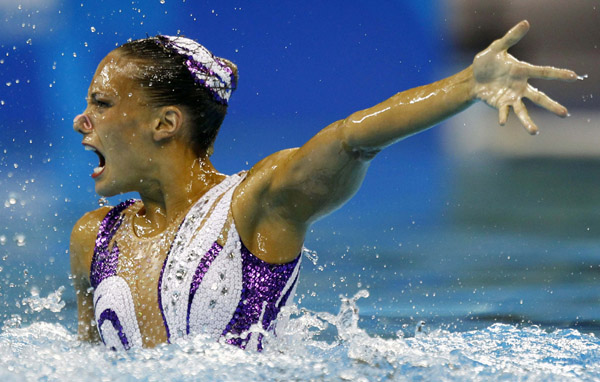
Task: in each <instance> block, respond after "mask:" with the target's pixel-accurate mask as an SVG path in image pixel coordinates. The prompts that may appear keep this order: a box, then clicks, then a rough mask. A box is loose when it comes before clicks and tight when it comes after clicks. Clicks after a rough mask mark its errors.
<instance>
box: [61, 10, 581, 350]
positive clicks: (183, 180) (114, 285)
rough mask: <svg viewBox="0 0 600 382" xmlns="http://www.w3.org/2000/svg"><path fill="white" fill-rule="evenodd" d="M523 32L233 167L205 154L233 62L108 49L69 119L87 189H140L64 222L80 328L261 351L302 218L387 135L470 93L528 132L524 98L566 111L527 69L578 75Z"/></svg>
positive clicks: (141, 47)
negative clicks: (89, 154)
mask: <svg viewBox="0 0 600 382" xmlns="http://www.w3.org/2000/svg"><path fill="white" fill-rule="evenodd" d="M528 29H529V24H528V23H527V22H526V21H523V22H521V23H519V24H518V25H517V26H515V27H514V28H513V29H511V30H510V31H509V32H508V33H507V34H506V35H505V36H504V37H503V38H501V39H499V40H497V41H495V42H494V43H492V44H491V45H490V47H488V48H487V49H486V50H484V51H483V52H481V53H480V54H478V55H477V56H476V58H475V60H474V62H473V64H472V65H471V66H470V67H468V68H467V69H465V70H463V71H461V72H459V73H457V74H455V75H453V76H451V77H448V78H446V79H444V80H441V81H439V82H436V83H433V84H430V85H425V86H422V87H419V88H415V89H411V90H407V91H405V92H402V93H399V94H396V95H395V96H393V97H392V98H390V99H388V100H386V101H384V102H382V103H380V104H378V105H376V106H374V107H372V108H369V109H366V110H363V111H358V112H356V113H354V114H352V115H351V116H349V117H348V118H346V119H344V120H340V121H337V122H334V123H333V124H331V125H330V126H328V127H326V128H325V129H323V130H322V131H321V132H319V133H318V134H317V135H316V136H315V137H313V138H312V139H311V140H310V141H308V142H307V143H306V144H305V145H303V146H302V147H300V148H294V149H289V150H284V151H281V152H277V153H275V154H272V155H270V156H268V157H267V158H265V159H264V160H262V161H260V162H259V163H257V164H256V165H254V166H253V167H252V168H251V170H250V171H249V172H248V173H239V174H236V175H233V176H225V175H223V174H221V173H219V172H218V171H217V170H216V169H215V168H214V167H213V165H212V164H211V162H210V159H209V158H210V155H211V153H212V144H213V142H214V139H215V137H216V134H217V131H218V129H219V126H220V125H221V122H222V121H223V118H224V116H225V112H226V109H227V102H228V100H229V97H230V95H231V92H232V91H233V90H234V88H235V85H236V82H237V75H236V68H235V66H234V65H233V64H232V63H230V62H228V61H226V60H224V59H220V58H216V57H214V56H213V55H212V54H211V53H210V52H208V51H207V50H206V49H205V48H204V47H202V46H201V45H200V44H198V43H196V42H194V41H192V40H189V39H186V38H182V37H169V36H157V37H154V38H147V39H143V40H138V41H133V42H129V43H127V44H125V45H123V46H121V47H119V48H117V49H115V50H114V51H112V52H111V53H110V54H108V56H106V57H105V58H104V59H103V60H102V62H101V63H100V65H99V66H98V69H97V71H96V73H95V75H94V78H93V80H92V83H91V85H90V89H89V92H88V106H87V108H86V110H85V111H84V113H83V114H82V115H80V116H78V117H76V118H75V121H74V128H75V130H76V131H77V132H79V133H81V134H82V135H83V142H82V143H83V145H84V146H85V148H86V150H92V151H94V152H96V153H97V155H98V157H99V162H100V163H99V166H98V167H96V168H95V169H94V172H93V174H92V177H93V178H94V181H95V188H96V192H97V193H98V194H100V195H103V196H112V195H116V194H119V193H124V192H130V191H136V192H138V193H139V194H140V197H141V200H140V201H134V200H131V201H127V202H124V203H122V204H120V205H119V206H117V207H114V208H109V207H103V208H100V209H98V210H96V211H92V212H89V213H87V214H85V215H84V216H83V217H82V218H81V219H80V220H79V221H78V222H77V224H76V225H75V227H74V229H73V233H72V237H71V249H70V252H71V264H72V273H73V276H74V280H75V288H76V291H77V299H78V312H79V313H78V314H79V330H78V331H79V336H80V338H81V339H84V340H90V341H98V340H100V339H101V340H102V341H103V342H104V343H106V344H107V345H108V346H110V347H113V348H125V349H128V348H130V347H132V346H147V347H152V346H155V345H157V344H160V343H164V342H172V341H174V340H176V339H178V338H182V337H185V336H187V335H189V334H199V333H202V334H204V335H206V336H208V337H209V338H213V339H215V340H218V339H219V338H221V337H224V338H225V341H227V342H229V343H231V344H235V345H237V346H240V347H242V348H253V349H256V348H258V349H260V348H261V337H262V334H260V333H261V331H262V330H274V325H275V318H276V316H277V314H278V312H279V311H280V309H281V307H282V306H284V305H285V304H286V303H288V302H290V301H291V300H292V297H293V295H294V290H295V286H296V282H297V279H298V269H299V265H300V256H299V253H300V252H301V249H302V243H303V242H304V237H305V234H306V232H307V229H308V227H309V226H310V224H311V223H313V222H314V221H315V220H317V219H319V218H320V217H322V216H324V215H326V214H327V213H329V212H331V211H333V210H335V209H336V208H339V207H340V206H341V205H342V204H344V203H345V202H346V201H347V200H348V199H349V198H350V197H351V196H352V195H353V194H354V193H355V192H356V191H357V189H358V188H359V186H360V184H361V182H362V180H363V179H364V175H365V173H366V171H367V168H368V167H369V163H370V161H371V160H372V159H373V158H374V157H375V156H376V154H377V153H378V152H380V151H381V150H382V149H383V148H385V147H387V146H389V145H391V144H393V143H395V142H397V141H399V140H401V139H403V138H405V137H408V136H410V135H412V134H415V133H418V132H420V131H422V130H424V129H427V128H429V127H431V126H433V125H435V124H437V123H439V122H440V121H442V120H444V119H445V118H448V117H450V116H451V115H453V114H455V113H457V112H459V111H461V110H463V109H465V108H466V107H468V106H469V105H471V104H472V103H474V102H475V101H477V100H483V101H485V102H486V103H487V104H489V105H490V106H493V107H495V108H498V109H499V116H500V117H499V121H500V124H504V123H505V122H506V119H507V116H508V112H509V108H510V107H512V108H513V110H514V111H515V113H516V115H517V116H518V118H519V120H520V121H521V123H522V124H523V125H524V126H525V128H526V129H527V131H528V132H529V133H530V134H536V133H537V131H538V129H537V127H536V125H535V124H534V123H533V121H532V120H531V119H530V118H529V115H528V113H527V110H526V109H525V107H524V105H523V103H522V101H521V99H522V98H523V97H525V98H529V99H530V100H532V101H533V102H535V103H536V104H538V105H540V106H542V107H544V108H546V109H548V110H550V111H552V112H553V113H555V114H557V115H559V116H562V117H564V116H566V115H567V110H566V109H565V108H564V107H563V106H561V105H560V104H558V103H556V102H555V101H553V100H552V99H550V98H549V97H547V96H546V95H545V94H543V93H541V92H539V91H538V90H536V89H535V88H533V87H531V86H530V85H528V83H527V80H528V78H531V77H534V78H544V79H560V80H567V81H572V80H575V79H577V75H576V74H575V73H574V72H572V71H569V70H564V69H556V68H551V67H537V66H532V65H529V64H527V63H523V62H519V61H517V60H516V59H515V58H514V57H512V56H510V55H508V54H507V52H506V50H507V49H508V48H509V47H511V46H512V45H514V44H515V43H517V42H518V41H519V40H520V39H521V38H522V37H523V36H524V35H525V34H526V33H527V31H528Z"/></svg>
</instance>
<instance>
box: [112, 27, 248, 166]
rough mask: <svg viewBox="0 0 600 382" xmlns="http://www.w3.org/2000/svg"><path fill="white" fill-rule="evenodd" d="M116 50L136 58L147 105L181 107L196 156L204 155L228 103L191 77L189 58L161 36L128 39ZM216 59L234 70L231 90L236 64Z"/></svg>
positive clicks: (235, 78) (233, 85) (235, 79)
mask: <svg viewBox="0 0 600 382" xmlns="http://www.w3.org/2000/svg"><path fill="white" fill-rule="evenodd" d="M115 52H118V53H120V54H122V55H123V57H126V58H130V59H133V60H136V61H137V63H138V65H139V67H140V69H141V70H139V71H138V73H137V74H135V75H134V81H137V83H138V84H139V85H140V87H141V88H143V94H144V95H145V97H146V99H147V100H148V104H149V106H153V107H161V106H171V105H174V106H179V107H182V108H183V109H184V112H185V113H186V116H187V119H188V125H189V129H188V132H189V137H190V141H191V144H192V148H193V150H194V152H195V153H196V154H197V155H202V154H206V153H207V152H208V149H209V148H210V147H211V146H212V144H213V143H214V141H215V139H216V137H217V133H218V132H219V128H220V127H221V124H222V123H223V120H224V119H225V115H226V113H227V103H226V102H223V101H222V100H219V99H217V98H216V97H215V96H214V94H213V93H211V91H210V90H209V88H207V86H203V85H201V84H199V83H198V82H197V81H195V80H194V75H193V74H192V73H191V72H190V69H189V68H188V66H187V65H186V61H188V60H189V57H188V56H184V55H182V54H179V53H178V52H176V51H173V50H172V49H169V48H168V47H167V46H165V44H164V36H156V37H148V38H145V39H141V40H135V41H130V42H127V43H126V44H123V45H121V46H120V47H118V48H117V49H115ZM218 60H219V61H220V62H222V63H223V64H225V65H226V66H227V67H228V68H229V69H230V70H231V72H232V73H233V81H232V89H231V90H233V89H234V88H235V85H236V84H237V67H236V66H235V65H234V64H233V63H232V62H230V61H228V60H225V59H223V58H218Z"/></svg>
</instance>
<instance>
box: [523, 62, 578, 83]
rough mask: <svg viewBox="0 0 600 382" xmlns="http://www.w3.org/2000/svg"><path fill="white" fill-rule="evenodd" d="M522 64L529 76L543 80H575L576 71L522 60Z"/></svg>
mask: <svg viewBox="0 0 600 382" xmlns="http://www.w3.org/2000/svg"><path fill="white" fill-rule="evenodd" d="M521 64H523V65H524V68H525V73H526V74H527V76H528V77H531V78H540V79H543V80H562V81H575V80H577V78H579V77H578V76H577V73H575V72H574V71H572V70H569V69H560V68H555V67H553V66H536V65H531V64H528V63H526V62H522V63H521Z"/></svg>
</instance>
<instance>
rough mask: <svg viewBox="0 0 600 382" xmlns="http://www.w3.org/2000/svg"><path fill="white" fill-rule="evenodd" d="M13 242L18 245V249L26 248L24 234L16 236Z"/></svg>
mask: <svg viewBox="0 0 600 382" xmlns="http://www.w3.org/2000/svg"><path fill="white" fill-rule="evenodd" d="M13 241H14V242H15V243H16V244H17V247H24V246H25V244H26V241H25V235H24V234H22V233H17V234H15V237H14V238H13Z"/></svg>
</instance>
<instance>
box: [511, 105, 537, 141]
mask: <svg viewBox="0 0 600 382" xmlns="http://www.w3.org/2000/svg"><path fill="white" fill-rule="evenodd" d="M512 106H513V109H514V110H515V114H516V115H517V117H518V118H519V120H520V121H521V124H522V125H523V126H524V127H525V129H526V130H527V132H528V133H529V134H531V135H536V134H537V133H538V128H537V126H536V125H535V123H533V121H532V120H531V118H530V117H529V113H527V109H526V108H525V105H524V104H523V101H521V100H517V102H515V103H514V104H513V105H512Z"/></svg>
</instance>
